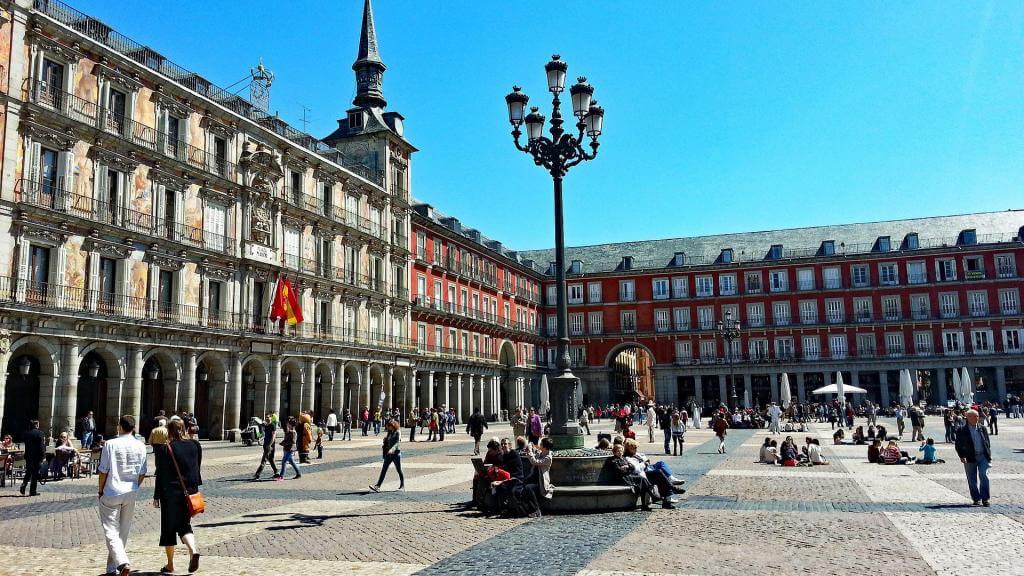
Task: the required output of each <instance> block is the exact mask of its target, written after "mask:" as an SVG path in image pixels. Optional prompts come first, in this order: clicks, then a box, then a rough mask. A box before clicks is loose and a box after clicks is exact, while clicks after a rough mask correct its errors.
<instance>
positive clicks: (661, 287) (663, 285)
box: [651, 278, 669, 300]
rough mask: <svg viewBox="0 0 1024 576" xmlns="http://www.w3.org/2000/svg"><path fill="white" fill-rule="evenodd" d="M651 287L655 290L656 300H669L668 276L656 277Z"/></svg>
mask: <svg viewBox="0 0 1024 576" xmlns="http://www.w3.org/2000/svg"><path fill="white" fill-rule="evenodd" d="M651 288H652V289H653V291H654V299H655V300H667V299H668V296H669V292H668V278H655V279H654V280H653V281H652V282H651Z"/></svg>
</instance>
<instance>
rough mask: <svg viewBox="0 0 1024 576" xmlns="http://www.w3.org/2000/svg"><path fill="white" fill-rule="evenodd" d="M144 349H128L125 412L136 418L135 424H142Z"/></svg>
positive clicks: (123, 400) (123, 404)
mask: <svg viewBox="0 0 1024 576" xmlns="http://www.w3.org/2000/svg"><path fill="white" fill-rule="evenodd" d="M143 364H144V362H143V361H142V348H139V347H137V346H132V347H130V348H129V349H128V377H127V378H125V382H124V396H123V398H122V406H123V407H124V408H123V412H124V413H125V414H131V415H132V416H135V422H136V423H137V425H138V424H141V422H142V366H143Z"/></svg>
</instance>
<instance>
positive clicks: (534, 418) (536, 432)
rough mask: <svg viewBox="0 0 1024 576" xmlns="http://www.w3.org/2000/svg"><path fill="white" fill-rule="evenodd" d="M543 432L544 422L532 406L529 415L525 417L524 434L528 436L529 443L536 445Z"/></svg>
mask: <svg viewBox="0 0 1024 576" xmlns="http://www.w3.org/2000/svg"><path fill="white" fill-rule="evenodd" d="M543 433H544V424H543V423H542V422H541V420H540V414H538V413H537V411H536V410H534V409H533V408H530V414H529V417H527V419H526V435H527V436H528V437H529V440H530V444H534V445H536V444H537V442H539V441H540V436H541V434H543Z"/></svg>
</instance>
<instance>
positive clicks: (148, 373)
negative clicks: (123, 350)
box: [142, 362, 160, 380]
mask: <svg viewBox="0 0 1024 576" xmlns="http://www.w3.org/2000/svg"><path fill="white" fill-rule="evenodd" d="M142 375H143V376H145V377H146V380H156V379H157V377H159V376H160V368H159V367H158V366H157V365H156V363H154V362H149V363H148V364H146V370H145V372H144V373H143V374H142Z"/></svg>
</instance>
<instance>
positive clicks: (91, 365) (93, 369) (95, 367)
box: [85, 360, 100, 378]
mask: <svg viewBox="0 0 1024 576" xmlns="http://www.w3.org/2000/svg"><path fill="white" fill-rule="evenodd" d="M85 373H86V374H88V375H89V378H98V377H99V375H100V363H99V362H97V361H96V360H89V362H88V363H87V364H86V365H85Z"/></svg>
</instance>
